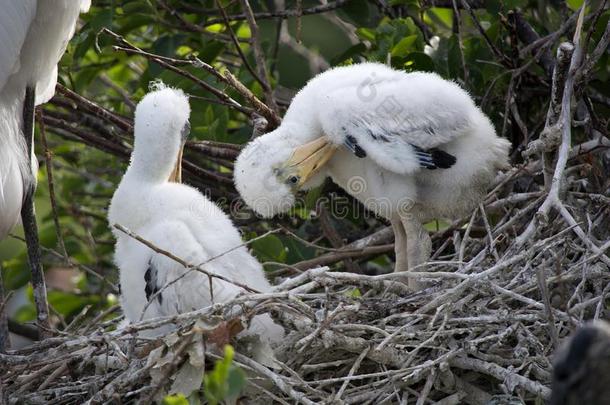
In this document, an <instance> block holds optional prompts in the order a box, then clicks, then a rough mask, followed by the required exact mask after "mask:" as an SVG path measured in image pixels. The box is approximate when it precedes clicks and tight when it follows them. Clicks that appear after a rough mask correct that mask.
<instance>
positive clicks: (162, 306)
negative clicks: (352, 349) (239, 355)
mask: <svg viewBox="0 0 610 405" xmlns="http://www.w3.org/2000/svg"><path fill="white" fill-rule="evenodd" d="M189 115H190V107H189V102H188V98H187V96H186V95H185V94H184V93H183V92H182V91H181V90H177V89H172V88H166V87H164V86H163V85H157V89H156V90H155V91H153V92H151V93H149V94H147V95H146V96H145V97H144V98H143V99H142V101H140V103H139V104H138V106H137V108H136V113H135V127H134V136H135V142H134V148H133V153H132V155H131V161H130V164H129V167H128V168H127V171H126V173H125V175H124V176H123V179H122V180H121V182H120V184H119V187H118V188H117V190H116V191H115V193H114V196H113V197H112V201H111V203H110V208H109V213H108V222H109V224H110V226H111V228H112V231H113V232H114V235H115V236H116V239H117V242H116V250H115V256H114V257H115V262H116V264H117V266H118V267H119V269H120V282H121V291H122V298H121V299H122V307H123V310H124V313H125V316H126V318H127V319H128V320H129V321H131V322H134V321H138V320H141V319H149V318H154V317H158V316H168V315H174V314H178V313H183V312H187V311H192V310H196V309H200V308H203V307H207V306H209V305H212V304H213V303H218V302H227V301H229V300H231V299H232V298H234V297H235V296H236V295H238V294H239V293H241V292H243V291H244V290H243V289H242V288H240V287H238V286H236V285H235V284H232V283H228V282H224V281H221V280H219V279H217V278H214V279H213V282H212V288H213V298H212V296H211V292H210V285H209V282H210V280H209V279H208V276H207V275H205V274H202V273H200V272H198V271H196V270H187V268H185V267H183V266H182V265H180V264H178V263H177V262H175V261H174V260H172V259H170V258H169V257H167V256H165V255H163V254H160V253H156V252H155V251H153V250H152V249H150V248H149V247H147V246H145V245H143V244H142V243H141V242H139V241H137V240H135V239H133V238H131V237H130V236H128V235H126V234H124V233H122V232H120V231H118V230H117V229H115V228H114V225H115V224H120V225H122V226H124V227H126V228H128V229H130V230H131V231H133V232H135V233H136V234H138V235H140V236H141V237H142V238H144V239H145V240H147V241H149V242H151V243H152V244H153V245H155V246H157V247H158V248H160V249H163V250H165V251H167V252H171V253H172V254H174V255H175V256H178V257H180V258H181V259H183V260H185V261H186V262H188V263H190V264H193V265H199V264H201V263H205V264H204V265H203V268H204V269H205V270H207V271H208V272H210V273H215V274H218V275H221V276H223V277H225V278H227V279H229V280H233V281H237V282H238V283H241V284H245V285H247V286H249V287H250V288H252V289H254V290H257V291H260V292H266V291H269V290H270V289H271V286H270V284H269V282H268V281H267V279H266V278H265V274H264V271H263V269H262V267H261V265H260V264H259V263H258V261H257V260H256V259H255V258H253V257H252V256H251V255H250V253H249V252H248V251H247V249H246V248H245V247H244V246H241V247H238V246H240V245H242V243H243V242H242V240H241V237H240V235H239V232H238V230H237V229H236V228H235V227H234V226H233V224H232V223H231V221H230V220H229V218H228V217H227V216H226V215H225V214H224V213H223V212H222V211H221V210H220V209H219V208H218V207H217V206H216V205H215V204H214V203H212V202H211V201H210V200H208V199H207V198H206V197H205V196H203V195H202V194H201V193H200V192H199V191H197V190H196V189H194V188H192V187H190V186H187V185H184V184H179V183H176V182H174V181H179V179H180V170H181V164H180V161H181V158H182V150H183V147H184V142H185V140H186V137H187V135H188V133H189V130H190V126H189ZM236 247H237V248H236ZM227 252H228V253H227ZM213 257H216V258H215V259H212V260H211V261H209V262H207V261H208V260H209V259H211V258H213ZM185 273H187V274H186V275H185ZM180 277H182V278H180ZM177 278H180V279H179V280H178V281H176V282H173V280H176V279H177ZM172 282H173V283H172ZM151 299H152V301H151V302H150V304H149V305H148V306H147V303H148V302H149V300H151ZM145 308H146V309H145ZM169 329H170V328H162V329H159V330H155V331H153V332H152V334H153V335H156V334H159V333H162V332H166V331H168V330H169ZM249 332H254V333H257V334H259V335H260V336H261V337H263V338H266V340H267V341H271V342H273V341H277V340H279V339H280V338H281V337H282V335H283V330H282V328H281V327H279V326H278V325H276V324H275V323H273V321H272V320H271V318H270V317H269V315H268V314H262V315H257V316H255V317H254V319H253V321H252V324H251V327H250V329H249Z"/></svg>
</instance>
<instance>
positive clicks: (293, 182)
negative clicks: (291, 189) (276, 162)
mask: <svg viewBox="0 0 610 405" xmlns="http://www.w3.org/2000/svg"><path fill="white" fill-rule="evenodd" d="M288 181H289V182H290V184H297V183H298V182H299V178H298V177H297V176H290V178H289V179H288Z"/></svg>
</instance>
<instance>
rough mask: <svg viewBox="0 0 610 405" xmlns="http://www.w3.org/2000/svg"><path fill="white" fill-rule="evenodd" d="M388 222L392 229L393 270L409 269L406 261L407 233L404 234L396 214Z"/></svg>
mask: <svg viewBox="0 0 610 405" xmlns="http://www.w3.org/2000/svg"><path fill="white" fill-rule="evenodd" d="M390 222H391V223H392V229H393V230H394V252H395V253H396V263H395V264H394V272H395V273H397V272H399V271H407V270H409V264H408V263H407V235H406V234H405V228H404V227H403V225H402V221H401V220H400V217H398V216H397V217H395V218H393V219H392V221H390Z"/></svg>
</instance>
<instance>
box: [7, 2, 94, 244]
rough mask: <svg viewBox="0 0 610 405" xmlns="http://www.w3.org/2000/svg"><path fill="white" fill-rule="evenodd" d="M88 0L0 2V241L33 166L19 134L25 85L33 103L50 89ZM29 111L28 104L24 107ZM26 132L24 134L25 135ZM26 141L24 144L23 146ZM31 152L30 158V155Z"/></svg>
mask: <svg viewBox="0 0 610 405" xmlns="http://www.w3.org/2000/svg"><path fill="white" fill-rule="evenodd" d="M90 4H91V1H90V0H78V1H75V0H19V1H15V0H0V38H1V40H0V240H1V239H3V238H4V237H5V236H6V234H7V233H8V232H9V231H10V230H11V229H12V228H13V227H14V226H15V224H16V223H17V221H18V220H19V212H20V211H21V205H22V203H23V199H24V197H25V194H26V192H27V191H28V190H29V189H30V188H31V187H33V186H34V182H35V175H34V173H35V172H36V168H37V163H36V160H35V159H33V157H34V156H33V153H30V151H29V149H31V148H32V146H31V140H26V138H25V137H24V133H23V125H24V122H23V109H24V96H25V93H26V88H27V87H29V88H31V89H32V90H33V92H34V93H35V100H32V102H34V104H36V105H39V104H42V103H45V102H47V101H48V100H49V99H50V98H51V97H53V94H54V93H55V83H56V82H57V63H58V62H59V60H60V59H61V56H62V55H63V53H64V51H65V49H66V46H67V45H68V41H69V40H70V38H72V35H73V34H74V29H75V26H76V22H77V21H78V16H79V13H81V12H85V11H87V10H88V9H89V6H90ZM28 107H29V110H31V112H33V105H31V106H28ZM25 135H26V136H30V135H29V134H25ZM27 143H30V145H27ZM30 155H32V158H30Z"/></svg>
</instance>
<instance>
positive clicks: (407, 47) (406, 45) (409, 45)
mask: <svg viewBox="0 0 610 405" xmlns="http://www.w3.org/2000/svg"><path fill="white" fill-rule="evenodd" d="M415 40H417V35H409V36H408V37H405V38H403V39H401V40H400V41H399V42H398V43H397V44H396V45H394V47H393V48H392V52H391V53H392V57H402V56H406V55H407V54H408V53H409V51H411V50H412V49H413V44H414V43H415Z"/></svg>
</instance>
